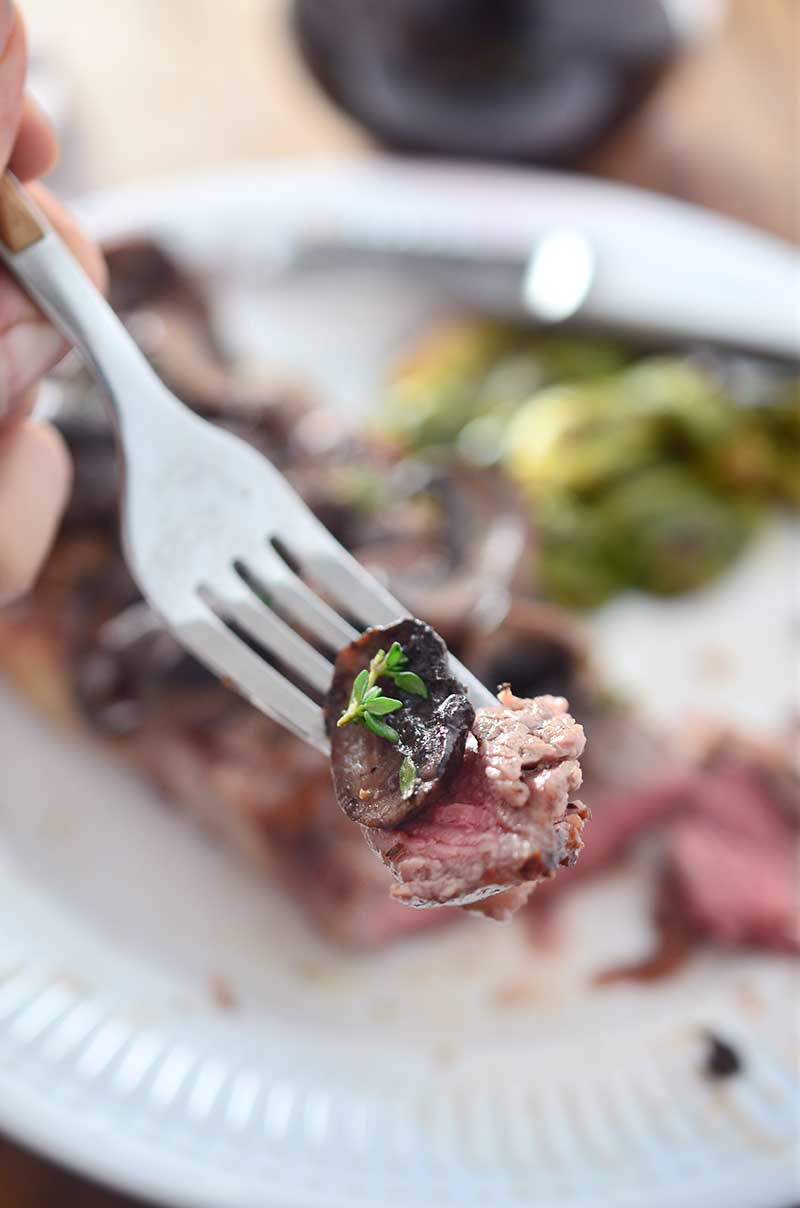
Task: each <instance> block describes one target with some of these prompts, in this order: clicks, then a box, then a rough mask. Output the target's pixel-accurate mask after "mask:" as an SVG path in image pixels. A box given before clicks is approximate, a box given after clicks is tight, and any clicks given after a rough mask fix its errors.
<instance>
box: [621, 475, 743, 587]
mask: <svg viewBox="0 0 800 1208" xmlns="http://www.w3.org/2000/svg"><path fill="white" fill-rule="evenodd" d="M600 516H601V518H602V521H603V522H604V523H605V525H606V528H607V531H609V532H611V533H613V534H614V540H613V543H612V544H611V545H610V547H609V551H608V552H609V557H610V560H611V563H612V565H613V566H614V567H615V569H616V571H617V573H618V575H619V578H620V581H621V582H627V583H630V584H632V585H633V586H636V587H641V588H644V589H645V590H646V591H651V592H656V593H658V594H664V595H674V594H676V593H678V592H685V591H689V590H691V589H692V588H696V587H699V586H700V585H701V584H703V583H706V582H708V581H709V580H711V579H713V578H715V577H716V576H717V575H718V574H719V573H720V571H722V570H723V569H724V568H725V567H726V566H727V565H728V564H729V563H730V561H731V560H732V559H733V558H734V557H735V556H736V555H737V554H738V553H739V552H740V551H741V549H742V548H743V546H744V544H745V542H746V540H747V538H748V537H749V536H750V533H751V531H752V529H753V526H754V523H755V522H756V520H757V519H758V509H757V508H755V507H754V506H753V505H752V503H749V502H748V501H743V500H734V499H731V498H730V497H728V496H726V495H724V494H722V493H720V492H717V491H714V490H713V489H711V488H710V487H708V486H707V485H706V484H705V483H703V482H702V481H701V480H699V479H698V478H697V477H696V476H695V475H694V474H693V473H692V472H691V470H689V469H688V468H687V467H686V466H681V465H674V466H670V465H663V466H657V467H654V468H653V469H651V470H647V471H645V472H643V473H641V474H638V475H635V476H633V477H632V478H631V479H629V480H628V481H626V482H624V483H622V484H621V485H620V486H618V487H617V488H615V489H614V490H612V491H610V492H609V493H608V494H607V495H606V497H605V498H604V500H603V502H602V505H601V507H600Z"/></svg>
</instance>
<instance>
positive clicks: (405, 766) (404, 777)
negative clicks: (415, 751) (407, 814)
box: [400, 755, 417, 801]
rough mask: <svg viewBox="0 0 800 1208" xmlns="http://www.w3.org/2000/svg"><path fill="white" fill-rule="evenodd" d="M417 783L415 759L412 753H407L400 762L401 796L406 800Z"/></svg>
mask: <svg viewBox="0 0 800 1208" xmlns="http://www.w3.org/2000/svg"><path fill="white" fill-rule="evenodd" d="M416 783H417V769H416V766H415V764H414V760H413V759H412V758H411V756H410V755H406V757H405V759H404V760H403V762H402V763H401V764H400V796H401V797H402V798H403V800H404V801H405V800H406V799H407V798H408V797H410V796H411V794H412V793H413V792H414V785H415V784H416Z"/></svg>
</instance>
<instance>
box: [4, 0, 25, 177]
mask: <svg viewBox="0 0 800 1208" xmlns="http://www.w3.org/2000/svg"><path fill="white" fill-rule="evenodd" d="M24 85H25V30H24V27H23V24H22V21H21V20H20V18H19V14H18V13H17V10H16V8H15V6H14V5H13V4H12V3H11V0H0V171H2V170H4V169H5V167H6V165H7V164H8V161H9V159H10V157H11V150H12V148H13V146H14V143H15V141H16V138H17V131H18V129H19V123H20V119H21V117H22V92H23V88H24Z"/></svg>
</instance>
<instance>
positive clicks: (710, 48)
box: [0, 0, 800, 1208]
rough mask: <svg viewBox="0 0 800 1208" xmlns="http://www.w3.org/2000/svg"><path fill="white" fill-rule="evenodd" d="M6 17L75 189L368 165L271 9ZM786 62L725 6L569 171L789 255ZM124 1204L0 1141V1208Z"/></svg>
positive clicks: (113, 2)
mask: <svg viewBox="0 0 800 1208" xmlns="http://www.w3.org/2000/svg"><path fill="white" fill-rule="evenodd" d="M20 2H21V7H22V10H23V12H24V13H25V15H26V18H27V20H28V23H29V26H30V28H31V32H32V40H33V43H34V46H35V47H38V48H39V49H40V50H43V51H47V52H48V54H49V57H50V58H51V59H52V60H53V61H55V62H58V63H59V64H60V65H62V66H63V69H64V72H65V74H66V77H67V81H68V83H69V86H70V90H71V92H72V94H73V96H74V119H75V125H76V129H77V132H78V135H79V139H78V140H77V141H78V143H79V145H80V147H81V150H82V163H83V169H82V175H81V179H82V181H83V183H84V184H85V185H87V186H91V187H95V186H103V185H113V184H121V183H125V182H127V181H131V180H141V179H144V178H147V177H156V176H162V177H163V176H171V175H175V174H179V173H185V172H189V171H192V170H195V169H201V168H210V167H215V166H220V165H223V164H226V163H237V162H238V163H241V162H243V161H246V160H263V159H264V158H269V157H273V158H274V157H285V156H289V155H292V156H296V155H306V154H349V155H353V154H369V152H370V150H371V143H370V140H369V139H368V138H367V137H366V136H365V135H364V134H362V133H361V132H360V131H359V130H358V129H357V128H356V127H355V126H354V125H353V124H352V123H351V122H350V121H348V120H347V119H346V118H344V117H342V116H341V115H339V114H337V113H336V112H334V111H333V110H332V109H331V107H330V106H329V105H328V104H327V103H326V102H325V101H324V100H323V98H322V97H321V96H320V95H319V94H318V93H317V92H316V90H315V88H314V87H313V85H312V84H311V82H310V81H309V80H308V79H307V78H306V77H305V75H304V73H303V69H302V67H301V65H300V64H299V63H298V61H297V59H296V57H295V56H294V54H293V53H292V47H291V43H290V39H289V37H288V33H287V30H286V22H285V13H286V5H285V3H284V0H227V2H226V3H225V4H221V3H219V0H81V4H80V22H79V24H80V29H78V28H76V10H75V6H73V5H70V4H59V3H54V2H53V0H20ZM587 2H588V0H587ZM798 47H800V5H798V4H797V3H796V0H729V7H728V14H727V17H726V21H725V25H724V28H723V29H722V31H721V32H720V34H719V35H718V36H716V37H715V38H714V40H713V41H711V42H709V43H707V44H705V45H702V46H700V47H698V48H696V49H694V50H692V51H691V52H690V53H688V54H686V55H685V57H684V58H683V59H682V60H681V61H680V62H678V63H677V64H676V65H675V66H674V68H673V69H672V70H671V71H670V73H669V74H668V75H667V76H666V77H665V79H664V80H663V81H662V83H661V84H660V86H659V88H658V90H657V91H656V93H655V94H654V95H652V96H651V97H650V99H649V100H648V102H647V103H646V105H645V106H644V107H643V108H642V109H641V110H640V111H639V112H638V113H637V114H636V115H635V116H634V117H633V118H631V119H630V120H629V121H628V122H627V123H626V125H625V126H624V127H623V128H622V129H620V130H619V131H618V132H617V133H616V134H615V135H614V137H613V139H612V140H611V141H610V142H609V143H608V144H607V145H605V146H603V147H602V148H599V149H597V150H596V151H594V152H593V153H592V154H591V155H590V156H589V157H588V158H587V160H586V161H585V163H584V164H583V165H582V166H583V167H584V168H585V169H586V170H588V171H591V172H595V173H598V174H603V175H606V176H610V177H613V178H615V179H619V180H624V181H630V182H633V183H634V184H637V185H643V186H646V187H649V188H654V189H660V190H662V191H664V192H668V193H672V194H674V195H676V196H679V197H683V198H686V199H688V200H691V201H695V202H699V203H702V204H705V205H708V206H712V207H714V208H717V209H719V210H722V211H724V212H726V213H728V214H731V215H733V216H735V217H737V218H741V219H744V220H747V221H749V222H753V223H755V224H757V225H759V226H762V227H764V228H765V229H767V230H770V231H772V232H774V233H775V234H778V235H781V236H783V237H785V238H789V239H792V240H794V241H795V242H800V205H799V204H798V201H799V195H800V179H799V176H798V174H799V172H800V166H799V160H800V155H799V154H798V148H800V139H799V138H798V135H799V134H800V95H798V86H797V85H798ZM67 166H69V165H67ZM135 1203H136V1202H135V1201H134V1200H131V1199H129V1198H127V1197H125V1196H121V1195H117V1194H115V1193H113V1192H109V1191H105V1190H102V1189H100V1188H98V1187H95V1186H93V1185H90V1184H89V1183H87V1182H85V1181H84V1180H82V1179H79V1178H77V1177H75V1176H73V1175H71V1174H67V1173H65V1172H63V1171H61V1170H59V1169H57V1168H56V1167H55V1166H52V1165H51V1164H50V1163H48V1162H45V1161H43V1160H41V1159H39V1158H36V1157H34V1156H32V1155H30V1154H28V1153H26V1152H25V1151H24V1150H22V1149H20V1148H18V1147H17V1146H15V1145H13V1144H11V1143H10V1142H4V1141H2V1139H0V1208H62V1206H63V1208H135Z"/></svg>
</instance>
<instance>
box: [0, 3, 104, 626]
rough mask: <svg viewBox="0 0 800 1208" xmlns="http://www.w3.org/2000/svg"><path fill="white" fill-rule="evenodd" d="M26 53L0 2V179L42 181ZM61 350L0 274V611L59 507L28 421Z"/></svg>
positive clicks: (52, 146)
mask: <svg viewBox="0 0 800 1208" xmlns="http://www.w3.org/2000/svg"><path fill="white" fill-rule="evenodd" d="M25 67H26V48H25V31H24V28H23V25H22V21H21V19H20V17H19V14H18V13H17V11H16V9H15V7H14V5H13V4H12V3H11V2H10V0H0V171H4V170H5V168H6V167H10V168H11V170H12V171H13V172H15V173H16V174H17V176H18V177H20V179H22V180H25V181H28V180H31V179H32V178H34V177H38V176H41V175H42V174H43V173H45V172H47V171H48V169H49V168H51V167H52V166H53V164H54V162H55V160H56V158H57V154H58V147H57V144H56V140H55V137H54V135H53V132H52V130H51V129H50V127H49V125H48V123H47V121H46V119H45V118H44V116H43V115H42V113H41V112H40V111H39V110H38V109H37V107H36V106H35V105H34V103H33V102H32V101H31V100H30V99H29V98H26V97H25V96H24V92H23V86H24V81H25ZM30 191H31V193H32V195H33V196H34V197H35V198H36V201H37V203H38V204H39V205H40V206H41V208H42V210H43V211H44V212H45V213H46V215H47V217H48V218H49V219H50V221H51V223H52V224H53V226H54V227H56V229H57V230H58V231H59V233H60V234H61V235H62V237H63V238H64V239H65V240H66V242H67V243H68V244H69V246H70V248H71V249H72V252H73V253H74V255H75V256H76V257H77V258H78V260H80V262H81V263H82V265H83V267H84V268H85V269H86V271H87V272H88V273H89V275H90V276H91V277H92V279H93V281H94V282H95V284H97V285H99V286H100V287H101V288H102V287H103V286H104V285H105V267H104V264H103V260H102V257H101V255H100V253H99V251H98V250H97V249H96V248H95V247H94V246H93V245H92V244H91V243H89V242H88V240H87V239H86V238H85V237H84V236H83V235H82V234H81V233H80V231H79V230H78V228H77V226H76V225H75V223H74V221H73V220H72V219H71V218H70V216H69V215H68V214H67V213H66V211H65V210H63V209H62V208H61V206H59V205H58V203H57V202H56V201H55V200H54V198H52V197H51V196H50V195H49V194H48V193H47V192H46V190H44V189H43V188H41V186H38V185H32V186H30ZM65 351H66V344H65V343H64V341H63V340H62V339H61V337H60V336H59V335H58V333H57V332H56V331H55V330H54V328H53V327H51V326H50V324H49V323H48V321H47V320H46V319H45V318H44V317H43V315H42V314H41V313H40V311H38V310H37V309H36V307H35V306H34V304H33V303H32V302H31V301H30V300H29V299H28V298H27V296H26V295H25V294H23V293H22V292H21V290H20V289H19V287H18V286H17V285H16V284H15V283H14V282H13V280H12V279H11V277H10V276H9V275H8V273H7V272H6V271H5V270H4V269H2V268H0V604H2V603H5V602H7V601H8V600H10V599H12V598H13V597H14V596H17V595H21V594H22V593H23V592H25V591H27V590H28V588H29V587H30V586H31V584H32V583H33V581H34V579H35V577H36V574H37V572H38V570H39V567H40V565H41V563H42V560H43V559H44V557H45V554H46V553H47V550H48V549H49V547H50V543H51V541H52V538H53V535H54V533H55V530H56V527H57V525H58V522H59V519H60V517H61V513H62V510H63V507H64V504H65V502H66V498H67V493H68V490H69V484H70V477H71V471H70V463H69V457H68V455H67V451H66V448H65V446H64V444H63V441H62V440H61V437H60V436H59V435H58V433H57V432H56V431H55V430H54V429H53V428H51V427H50V426H49V425H47V424H42V423H36V422H34V421H33V420H30V419H28V418H27V417H28V414H29V412H30V409H31V406H32V405H33V400H34V397H35V388H36V382H37V381H38V379H39V378H40V377H41V376H42V375H43V374H45V373H47V371H48V370H49V369H52V367H53V366H54V365H55V364H56V363H57V362H58V361H59V360H60V359H61V357H62V356H63V355H64V353H65Z"/></svg>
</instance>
